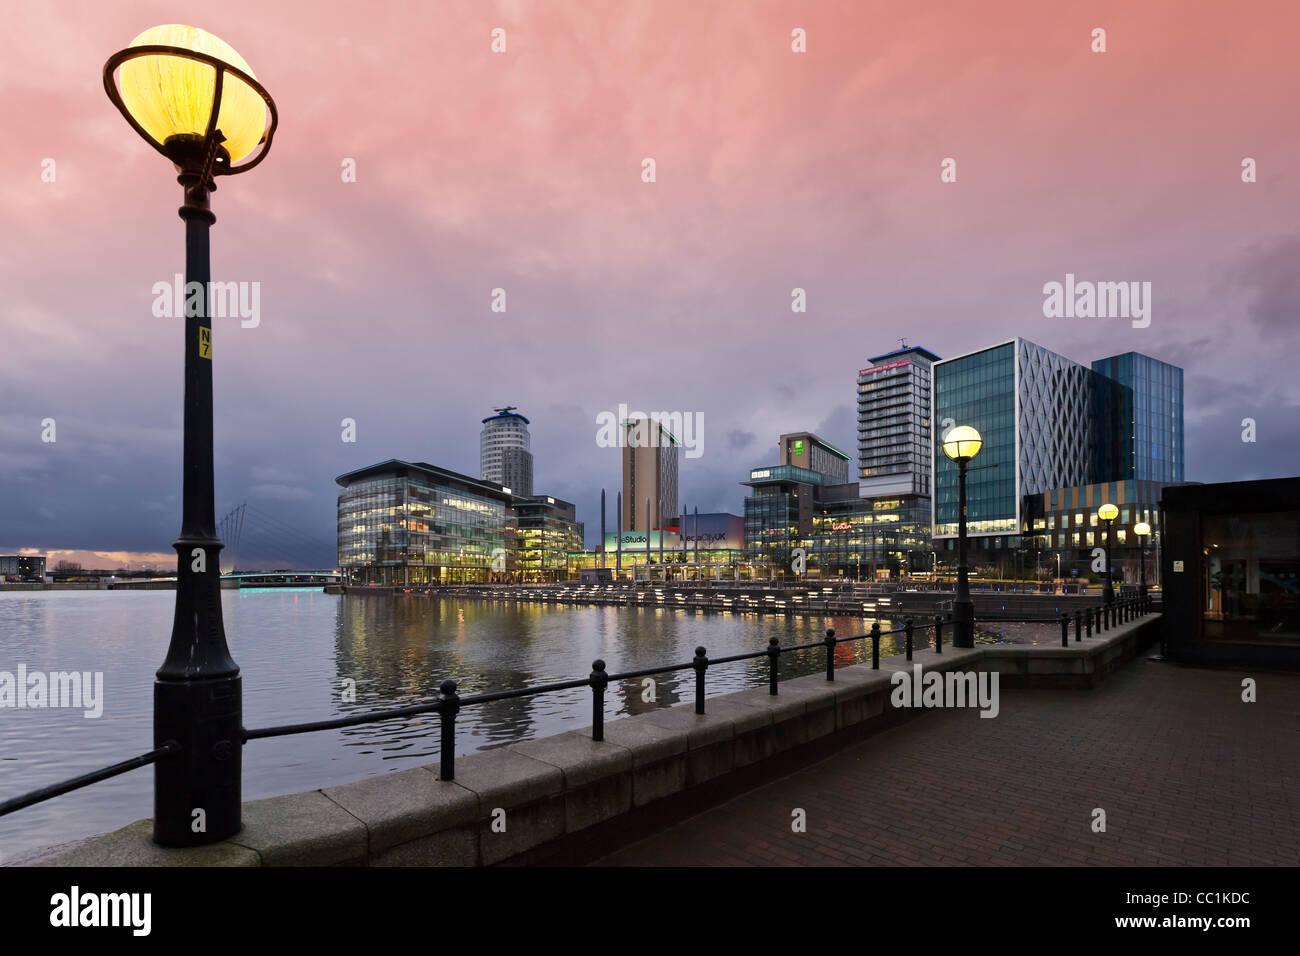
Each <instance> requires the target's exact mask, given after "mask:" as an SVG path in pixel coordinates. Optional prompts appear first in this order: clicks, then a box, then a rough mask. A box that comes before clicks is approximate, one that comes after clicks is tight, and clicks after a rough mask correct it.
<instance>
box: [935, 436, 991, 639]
mask: <svg viewBox="0 0 1300 956" xmlns="http://www.w3.org/2000/svg"><path fill="white" fill-rule="evenodd" d="M983 445H984V440H983V439H982V438H980V433H979V432H977V431H976V430H975V429H973V428H971V427H970V426H969V425H958V426H957V427H956V428H954V429H952V430H951V431H950V432H948V435H947V437H945V438H944V440H943V453H944V454H945V455H947V456H948V457H949V458H950V459H951V460H952V461H955V462H956V463H957V487H958V493H957V595H956V597H954V598H953V602H952V621H953V629H952V644H953V647H974V646H975V604H974V602H972V601H971V598H970V581H969V580H968V577H967V575H968V573H969V569H968V568H967V566H966V466H967V465H968V464H970V461H971V459H972V458H974V457H975V456H976V455H978V454H979V453H980V448H981V447H983Z"/></svg>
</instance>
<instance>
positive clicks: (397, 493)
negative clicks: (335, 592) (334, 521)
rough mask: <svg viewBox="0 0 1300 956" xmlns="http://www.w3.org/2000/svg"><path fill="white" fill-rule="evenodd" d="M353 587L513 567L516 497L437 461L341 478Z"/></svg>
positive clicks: (341, 534)
mask: <svg viewBox="0 0 1300 956" xmlns="http://www.w3.org/2000/svg"><path fill="white" fill-rule="evenodd" d="M336 480H337V482H338V484H340V485H342V486H343V491H342V492H341V493H340V494H339V497H338V555H339V569H340V571H341V572H342V574H343V579H344V581H345V582H347V583H349V584H391V585H408V584H459V583H473V582H486V581H490V580H499V579H501V578H502V576H503V575H504V574H508V573H509V572H512V571H513V570H514V567H513V564H514V556H515V551H516V542H515V540H514V538H515V529H514V527H513V522H514V516H513V514H512V512H511V508H510V496H509V495H508V494H506V493H505V492H504V491H502V490H501V489H500V488H499V487H494V486H492V485H490V484H487V483H486V482H481V481H477V480H475V479H473V478H469V477H467V476H465V475H458V474H456V473H455V472H449V471H445V470H443V469H440V468H435V467H434V466H432V465H422V464H419V465H417V464H411V463H407V462H388V463H384V464H382V465H376V466H373V467H371V468H367V469H362V470H361V471H356V472H351V473H350V474H347V475H342V476H340V477H339V478H338V479H336Z"/></svg>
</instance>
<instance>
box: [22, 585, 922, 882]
mask: <svg viewBox="0 0 1300 956" xmlns="http://www.w3.org/2000/svg"><path fill="white" fill-rule="evenodd" d="M173 601H174V595H173V594H171V593H170V592H165V591H135V592H102V591H88V592H72V591H53V592H39V591H38V592H19V593H8V594H0V670H6V671H9V672H11V673H12V672H15V671H16V669H17V665H18V664H19V663H23V664H25V665H26V667H27V668H28V670H29V671H32V670H72V669H75V670H81V671H86V670H89V671H103V672H104V674H105V682H104V683H105V704H104V716H103V718H101V719H98V720H86V719H84V718H83V717H82V716H81V713H80V712H79V711H75V712H73V711H55V710H22V711H16V710H8V709H6V710H4V711H0V797H8V796H12V795H15V794H18V793H22V792H26V791H28V790H31V789H34V788H36V787H40V786H43V785H46V784H49V783H53V782H55V781H57V780H61V779H64V778H67V777H70V776H73V775H76V774H79V773H84V772H86V771H88V770H91V769H94V768H97V767H100V766H104V765H106V764H109V763H113V762H116V761H118V760H121V759H124V758H126V757H128V756H132V755H135V754H139V753H143V752H145V751H147V750H149V749H150V748H151V746H152V739H151V737H152V733H151V725H152V685H153V680H154V671H155V670H157V668H158V666H159V664H160V663H161V662H162V659H163V656H164V653H165V651H166V645H167V639H168V635H169V634H170V632H171V616H172V607H173ZM222 608H223V613H224V617H225V622H226V628H227V633H228V637H229V640H230V646H231V651H232V654H233V655H234V658H235V660H236V661H238V662H239V665H240V668H241V670H242V673H243V678H244V724H245V726H247V727H265V726H270V725H275V724H288V723H300V722H306V721H313V720H323V719H327V718H329V717H333V716H339V715H342V714H348V713H355V712H358V711H364V710H371V709H377V708H381V707H390V706H400V705H402V704H411V703H417V702H422V701H430V700H433V699H436V697H437V696H438V688H439V685H440V684H441V683H442V682H443V681H444V680H446V679H447V678H448V677H450V678H453V679H455V680H456V681H457V682H458V684H459V688H458V689H459V693H460V694H461V696H462V697H464V696H469V695H471V694H476V693H487V692H491V691H499V690H509V689H515V688H523V687H528V686H534V685H537V684H543V683H548V682H554V681H565V680H571V679H575V678H582V677H585V676H586V675H587V674H588V673H590V671H591V663H592V661H593V660H594V659H596V658H602V659H604V660H605V662H606V665H607V671H608V672H609V673H618V672H622V671H633V670H641V669H644V668H651V667H658V666H663V665H666V664H671V663H680V664H689V663H690V661H691V660H692V659H693V657H694V654H695V648H696V647H697V646H698V645H703V646H704V647H705V648H706V650H707V653H708V654H709V655H710V656H711V657H713V658H718V657H723V656H727V655H731V654H738V653H743V652H746V651H759V650H762V649H764V648H765V647H766V646H767V643H768V639H769V638H771V637H776V638H778V639H779V640H780V642H781V643H782V644H787V645H788V644H794V643H807V642H810V641H817V640H820V639H821V638H822V636H823V635H824V633H825V628H826V627H828V626H829V627H834V628H835V629H836V632H837V633H838V634H840V635H848V634H861V633H865V632H866V631H867V630H868V629H869V627H870V624H871V622H870V621H864V620H862V619H860V618H852V619H843V618H841V619H826V618H821V617H816V618H783V617H758V616H757V615H754V614H727V615H715V614H706V613H704V612H693V611H689V610H685V609H677V608H662V607H651V608H619V607H589V608H587V607H578V608H572V607H564V606H555V605H541V604H523V605H507V604H503V603H488V602H478V601H463V600H443V599H436V598H431V597H427V596H423V595H402V596H399V597H395V598H394V597H390V596H385V597H378V596H357V597H348V598H343V597H338V596H333V595H326V594H323V593H321V592H319V591H277V590H265V591H248V590H246V591H225V592H222ZM897 650H898V648H897V646H896V644H895V642H894V639H893V638H890V637H888V636H886V637H884V638H883V639H882V640H881V648H880V653H881V655H882V656H888V655H890V654H893V653H896V652H897ZM835 654H836V659H837V662H838V664H839V665H840V666H846V665H849V664H854V663H860V662H863V661H870V659H871V644H870V642H869V641H859V642H855V643H852V644H841V645H838V646H837V648H836V651H835ZM824 655H825V651H824V650H823V649H821V648H819V647H817V648H810V649H807V650H803V651H799V652H796V653H792V654H786V655H783V656H782V658H781V676H782V678H783V679H785V678H789V677H794V676H799V675H801V674H810V673H820V672H821V671H822V670H823V669H824V667H825V656H824ZM694 681H695V675H694V671H693V670H691V669H689V668H687V669H684V670H682V671H678V672H675V673H671V674H661V675H657V676H656V677H655V678H654V699H653V700H646V699H645V698H646V697H647V696H649V695H647V694H646V693H645V686H646V685H645V684H644V682H643V680H642V679H632V680H623V681H615V682H612V683H611V684H610V686H609V687H608V689H607V691H606V696H605V702H606V712H605V713H606V718H607V719H613V718H616V717H618V716H622V715H626V714H638V713H644V712H645V711H647V710H650V709H653V708H656V707H667V706H672V705H674V704H678V703H685V702H690V701H693V700H694V694H695V687H694ZM352 682H355V683H352ZM766 682H767V660H766V658H758V659H755V660H752V661H744V662H736V663H732V664H726V665H716V666H712V667H710V668H709V671H708V680H707V688H708V694H709V696H715V695H718V694H724V693H729V692H731V691H734V690H740V689H743V688H745V687H755V686H761V685H763V684H765V683H766ZM350 688H354V689H355V700H352V699H349V698H350V694H348V693H345V692H346V691H348V690H349V689H350ZM591 719H592V715H591V692H590V690H589V689H588V688H585V687H579V688H574V689H572V690H568V691H562V692H558V693H552V694H546V695H541V696H536V697H527V698H517V699H512V700H503V701H495V702H492V703H489V704H485V705H476V706H472V707H467V708H465V709H463V710H462V711H461V713H460V716H459V719H458V720H457V739H456V745H457V747H456V749H457V753H458V754H461V755H464V754H468V753H472V752H474V751H477V750H482V749H486V748H490V747H496V746H501V745H503V744H506V743H509V742H512V741H516V740H521V739H525V738H528V737H536V736H545V735H549V734H554V733H560V732H563V731H566V730H574V729H578V728H582V727H587V726H589V725H590V724H591ZM439 734H440V728H439V721H438V718H437V716H436V715H426V716H421V717H416V718H409V719H404V720H394V721H387V722H384V723H382V724H372V725H366V726H361V727H350V728H346V729H343V730H339V731H326V732H319V733H313V734H304V735H299V736H294V737H283V738H275V739H269V740H258V741H254V742H252V743H250V744H249V745H248V746H247V747H245V748H244V796H245V798H246V799H257V798H260V797H267V796H272V795H275V794H280V793H290V792H293V791H297V790H306V789H311V788H316V787H322V786H330V785H335V784H340V783H346V782H349V781H352V780H359V779H361V778H363V777H367V776H373V775H375V774H380V773H386V772H390V771H392V770H400V769H407V768H410V767H414V766H418V765H421V764H428V763H432V762H434V761H435V760H436V759H437V751H438V745H439ZM152 787H153V777H152V772H151V771H149V770H141V771H136V772H134V773H131V774H127V775H125V776H122V777H119V778H115V779H114V780H112V781H108V782H105V783H102V784H98V785H96V786H94V787H91V788H88V789H87V790H84V791H81V792H78V793H74V794H68V795H65V796H63V797H59V798H56V799H55V800H52V801H49V802H47V803H45V804H41V805H38V806H36V807H31V808H28V809H26V810H23V811H20V812H19V813H17V814H14V815H11V816H9V817H5V818H0V862H3V861H4V859H5V858H10V859H12V858H13V857H14V856H15V855H18V854H20V853H22V852H23V851H25V850H30V849H33V848H35V847H39V846H43V845H48V844H52V843H57V842H62V841H66V840H70V839H75V838H78V837H82V836H86V835H88V834H91V833H96V832H102V831H104V830H108V829H112V828H113V827H117V826H122V825H123V824H126V823H129V822H131V821H132V820H136V819H139V818H142V817H145V816H148V815H149V813H150V811H151V809H152Z"/></svg>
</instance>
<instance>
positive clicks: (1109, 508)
mask: <svg viewBox="0 0 1300 956" xmlns="http://www.w3.org/2000/svg"><path fill="white" fill-rule="evenodd" d="M1097 517H1098V518H1100V519H1101V520H1102V521H1114V520H1115V519H1116V518H1118V517H1119V509H1118V508H1116V507H1115V506H1114V505H1102V506H1101V507H1100V508H1098V509H1097Z"/></svg>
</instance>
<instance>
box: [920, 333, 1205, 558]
mask: <svg viewBox="0 0 1300 956" xmlns="http://www.w3.org/2000/svg"><path fill="white" fill-rule="evenodd" d="M933 382H934V385H933V387H934V401H933V407H934V415H935V420H936V422H938V424H939V428H938V429H937V430H936V433H935V440H934V448H933V460H934V496H933V500H934V506H933V527H934V536H935V537H936V538H950V537H953V536H955V535H956V533H957V497H958V488H957V477H958V476H957V466H956V465H954V464H953V463H952V462H951V461H949V460H948V459H947V457H945V456H944V454H943V450H942V448H941V443H942V440H943V435H944V434H946V433H947V431H948V429H949V428H951V427H953V426H954V425H973V426H974V427H975V428H976V429H978V430H979V432H980V434H981V435H982V436H983V437H984V447H983V449H982V450H981V452H980V455H979V457H978V458H977V459H976V460H975V462H974V463H973V464H972V466H971V470H970V471H969V472H968V474H967V483H966V490H967V503H966V518H967V524H968V532H969V534H970V535H971V536H972V537H977V538H978V537H992V538H994V542H993V543H994V544H995V545H996V546H997V547H1002V546H1003V540H1004V539H1006V541H1005V544H1006V546H1008V547H1015V546H1016V544H1017V543H1018V542H1017V541H1016V540H1014V539H1016V538H1017V537H1018V535H1019V534H1020V533H1021V530H1022V529H1025V528H1026V524H1025V521H1026V517H1027V516H1026V515H1025V514H1024V505H1023V503H1024V500H1025V498H1026V497H1029V496H1033V495H1042V494H1043V493H1045V492H1050V491H1053V490H1055V489H1060V488H1072V487H1079V486H1084V485H1091V484H1098V483H1101V482H1110V481H1120V480H1124V479H1128V478H1134V477H1144V478H1145V477H1153V478H1157V480H1164V481H1181V480H1182V467H1183V466H1182V447H1183V433H1182V432H1183V417H1182V370H1181V369H1179V368H1176V367H1174V366H1172V365H1168V364H1166V363H1164V362H1159V361H1157V360H1155V359H1152V358H1149V357H1147V356H1144V355H1139V354H1138V353H1126V354H1125V355H1122V356H1115V357H1112V358H1110V359H1101V360H1099V361H1097V362H1095V363H1094V364H1093V366H1092V367H1091V368H1090V367H1088V366H1085V365H1080V364H1079V363H1077V362H1073V361H1071V360H1070V359H1068V358H1065V357H1064V356H1062V355H1058V354H1056V353H1055V352H1052V351H1050V350H1048V349H1045V348H1043V347H1042V346H1040V345H1035V344H1034V343H1033V342H1029V341H1027V340H1025V339H1019V338H1018V339H1013V340H1012V341H1010V342H1004V343H1002V344H1000V345H995V346H992V347H991V348H987V349H982V350H980V351H978V352H972V353H969V354H967V355H962V356H958V357H957V358H952V359H947V360H945V361H942V362H937V363H935V365H934V367H933ZM1148 452H1150V454H1148Z"/></svg>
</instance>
